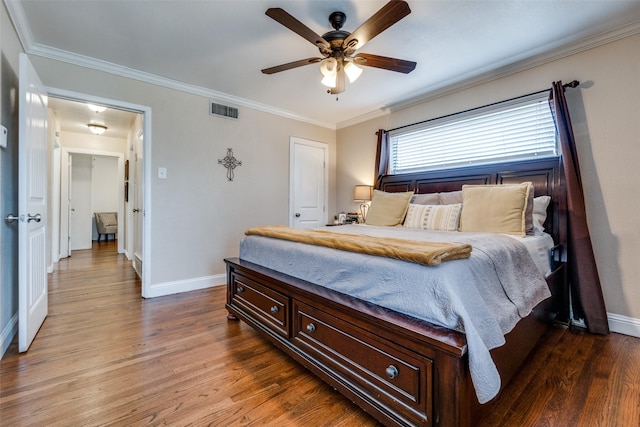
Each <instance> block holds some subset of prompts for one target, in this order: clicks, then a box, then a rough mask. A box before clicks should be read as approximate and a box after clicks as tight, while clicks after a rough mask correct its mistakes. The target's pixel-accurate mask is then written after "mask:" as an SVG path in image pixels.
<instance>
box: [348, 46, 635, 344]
mask: <svg viewBox="0 0 640 427" xmlns="http://www.w3.org/2000/svg"><path fill="white" fill-rule="evenodd" d="M638 76H640V35H635V36H632V37H627V38H624V39H621V40H618V41H616V42H612V43H609V44H605V45H602V46H599V47H597V48H594V49H591V50H588V51H584V52H581V53H577V54H574V55H572V56H569V57H566V58H563V59H558V60H556V61H553V62H551V63H547V64H545V65H541V66H538V67H535V68H532V69H529V70H526V71H523V72H520V73H517V74H513V75H511V76H508V77H504V78H500V79H497V80H495V81H492V82H489V83H485V84H481V85H478V86H475V87H472V88H469V89H467V90H461V91H459V92H455V93H451V94H449V95H446V96H441V97H439V98H437V99H433V100H431V101H427V102H423V103H421V104H419V105H415V106H412V107H409V108H406V109H404V110H400V111H396V112H393V113H392V114H390V115H389V116H385V117H381V118H378V119H374V120H371V121H368V122H365V123H361V124H358V125H354V126H351V127H348V128H345V129H341V130H339V131H338V133H337V139H338V149H337V152H338V154H337V157H338V163H337V167H338V170H337V180H338V183H339V186H338V188H337V206H338V208H339V209H343V210H346V209H349V208H350V207H351V206H353V201H352V200H351V198H352V197H353V196H352V192H353V186H354V185H355V184H360V183H369V182H372V181H373V164H374V161H375V146H376V142H375V141H376V139H375V138H376V137H375V135H374V132H375V131H376V130H377V129H378V128H384V129H391V128H394V127H397V126H401V125H405V124H410V123H415V122H418V121H421V120H425V119H430V118H435V117H439V116H442V115H446V114H450V113H455V112H458V111H463V110H466V109H469V108H473V107H477V106H481V105H486V104H489V103H492V102H496V101H500V100H503V99H508V98H512V97H515V96H519V95H523V94H526V93H530V92H534V91H537V90H541V89H544V88H547V87H550V86H551V82H553V81H557V80H562V81H563V82H569V81H571V80H574V79H577V80H579V81H580V82H581V83H582V85H581V86H580V88H579V89H568V90H567V92H566V95H567V102H568V103H569V108H570V113H571V118H572V121H573V128H574V133H575V137H576V141H577V146H578V156H579V160H580V167H581V172H582V180H583V185H584V193H585V202H586V206H587V217H588V224H589V229H590V232H591V238H592V240H593V246H594V251H595V255H596V262H597V266H598V270H599V274H600V279H601V282H602V286H603V293H604V297H605V302H606V306H607V311H608V312H609V313H610V324H612V319H613V324H612V327H613V328H614V330H619V331H621V332H627V333H632V334H635V335H638V336H640V263H639V262H638V254H639V253H640V221H638V212H640V186H639V185H638V183H637V181H638V180H637V176H638V171H637V167H638V164H640V84H638ZM625 328H626V329H625ZM623 329H624V330H623Z"/></svg>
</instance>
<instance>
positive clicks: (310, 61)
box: [262, 58, 322, 74]
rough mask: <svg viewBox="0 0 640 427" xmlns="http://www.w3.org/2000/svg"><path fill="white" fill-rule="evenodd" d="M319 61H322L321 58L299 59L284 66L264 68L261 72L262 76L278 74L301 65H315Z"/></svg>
mask: <svg viewBox="0 0 640 427" xmlns="http://www.w3.org/2000/svg"><path fill="white" fill-rule="evenodd" d="M320 61H322V58H307V59H300V60H299V61H293V62H288V63H286V64H282V65H276V66H275V67H271V68H265V69H264V70H262V72H263V73H264V74H274V73H279V72H280V71H285V70H290V69H292V68H298V67H302V66H303V65H309V64H315V63H317V62H320Z"/></svg>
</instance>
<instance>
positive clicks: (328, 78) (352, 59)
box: [262, 0, 416, 94]
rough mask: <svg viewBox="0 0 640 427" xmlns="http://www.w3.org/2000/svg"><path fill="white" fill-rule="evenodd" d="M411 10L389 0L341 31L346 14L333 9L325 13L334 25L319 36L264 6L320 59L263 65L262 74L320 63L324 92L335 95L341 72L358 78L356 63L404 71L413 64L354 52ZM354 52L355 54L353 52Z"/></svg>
mask: <svg viewBox="0 0 640 427" xmlns="http://www.w3.org/2000/svg"><path fill="white" fill-rule="evenodd" d="M410 13H411V9H409V5H408V4H407V2H406V1H396V0H392V1H390V2H389V3H387V4H386V5H384V6H383V7H382V8H381V9H380V10H378V11H377V12H376V13H375V14H374V15H373V16H371V17H370V18H369V19H368V20H367V21H366V22H365V23H364V24H362V25H360V26H359V27H358V28H357V29H356V30H355V31H354V32H352V33H349V32H347V31H343V30H341V28H342V26H343V25H344V23H345V21H346V20H347V16H346V15H345V14H344V13H343V12H333V13H332V14H331V15H329V22H330V23H331V26H332V27H333V28H334V30H333V31H329V32H327V33H325V34H323V35H322V36H319V35H318V34H316V33H315V32H314V31H313V30H311V29H310V28H309V27H307V26H306V25H304V24H303V23H302V22H300V21H298V20H297V19H296V18H294V17H293V16H291V15H290V14H289V13H287V12H286V11H285V10H284V9H281V8H279V7H277V8H270V9H267V11H266V12H265V14H266V15H267V16H269V17H270V18H272V19H274V20H275V21H277V22H279V23H280V24H282V25H284V26H285V27H287V28H288V29H290V30H291V31H293V32H294V33H296V34H298V35H299V36H301V37H303V38H305V39H307V40H308V41H310V42H311V43H313V44H314V45H315V46H316V47H317V48H318V49H319V50H320V54H321V55H322V56H323V58H307V59H301V60H298V61H294V62H289V63H286V64H282V65H277V66H275V67H270V68H265V69H264V70H262V72H263V73H264V74H274V73H279V72H280V71H285V70H290V69H292V68H297V67H302V66H303V65H309V64H316V63H318V62H319V63H320V71H321V72H322V75H323V76H324V77H323V79H322V84H324V85H325V86H327V87H329V89H328V90H327V93H330V94H338V93H342V92H344V88H345V86H344V85H345V74H346V76H347V78H348V79H349V81H350V82H353V81H355V79H357V78H358V76H359V75H360V73H362V69H361V68H359V67H358V65H365V66H367V67H375V68H382V69H385V70H390V71H396V72H399V73H405V74H408V73H410V72H411V71H413V70H414V68H416V63H415V62H412V61H405V60H403V59H396V58H389V57H387V56H378V55H372V54H370V53H358V54H355V51H356V50H358V49H360V48H361V47H362V46H364V45H365V44H366V43H367V42H368V41H369V40H371V39H373V38H374V37H375V36H377V35H378V34H380V33H381V32H383V31H384V30H386V29H387V28H389V27H390V26H392V25H393V24H395V23H396V22H398V21H400V20H401V19H402V18H404V17H405V16H407V15H408V14H410ZM354 54H355V55H354Z"/></svg>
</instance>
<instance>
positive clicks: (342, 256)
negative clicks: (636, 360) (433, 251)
mask: <svg viewBox="0 0 640 427" xmlns="http://www.w3.org/2000/svg"><path fill="white" fill-rule="evenodd" d="M331 231H333V232H339V233H351V234H366V235H370V236H378V237H396V238H402V239H410V240H418V241H439V242H459V243H469V244H471V245H472V247H473V251H472V253H471V257H470V258H469V259H465V260H456V261H448V262H444V263H442V264H441V265H439V266H437V267H425V266H422V265H418V264H412V263H409V262H404V261H398V260H393V259H389V258H382V257H376V256H371V255H362V254H357V253H352V252H346V251H338V250H335V249H329V248H325V247H319V246H312V245H306V244H302V243H293V242H289V241H284V240H278V239H272V238H268V237H261V236H247V237H245V238H244V239H243V241H242V243H241V245H240V258H241V259H244V260H247V261H250V262H253V263H255V264H259V265H262V266H265V267H268V268H271V269H273V270H276V271H279V272H282V273H286V274H288V275H290V276H293V277H297V278H300V279H304V280H306V281H309V282H312V283H315V284H318V285H322V286H325V287H327V288H330V289H333V290H336V291H338V292H342V293H345V294H349V295H352V296H355V297H357V298H360V299H363V300H365V301H369V302H372V303H374V304H377V305H380V306H383V307H386V308H389V309H392V310H395V311H398V312H401V313H404V314H408V315H410V316H414V317H417V318H420V319H424V320H427V321H429V322H431V323H434V324H438V325H441V326H445V327H447V328H450V329H455V330H458V331H460V332H464V333H465V334H466V337H467V346H468V353H469V366H470V372H471V377H472V380H473V384H474V387H475V390H476V394H477V396H478V400H479V402H480V403H485V402H487V401H489V400H491V399H492V398H493V397H495V395H496V394H497V393H498V391H499V390H500V375H499V374H498V371H497V369H496V366H495V364H494V363H493V360H492V359H491V356H490V353H489V350H491V349H493V348H496V347H499V346H501V345H503V344H504V342H505V340H504V335H505V334H506V333H508V332H509V331H510V330H511V329H513V327H514V326H515V325H516V323H517V322H518V321H519V320H520V318H522V317H525V316H527V315H528V314H529V313H530V312H531V309H532V308H533V307H535V305H537V304H538V303H539V302H541V301H542V300H544V299H546V298H548V297H549V296H550V295H551V294H550V292H549V289H548V287H547V284H546V282H545V280H544V276H543V274H542V273H541V272H540V271H539V269H538V267H536V263H535V262H534V261H533V259H532V257H531V256H530V254H529V253H528V251H527V249H526V248H525V246H524V245H523V244H522V243H520V242H518V240H516V239H512V238H510V237H508V236H505V235H500V234H487V233H458V232H454V233H450V232H438V231H433V232H432V231H424V230H412V229H406V228H402V227H374V226H366V225H345V226H340V227H331Z"/></svg>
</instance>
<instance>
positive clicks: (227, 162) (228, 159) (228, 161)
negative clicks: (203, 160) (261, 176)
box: [218, 148, 242, 181]
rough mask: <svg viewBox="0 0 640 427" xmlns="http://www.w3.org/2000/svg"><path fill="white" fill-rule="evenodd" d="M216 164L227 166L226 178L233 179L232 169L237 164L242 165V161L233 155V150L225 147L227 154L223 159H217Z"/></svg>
mask: <svg viewBox="0 0 640 427" xmlns="http://www.w3.org/2000/svg"><path fill="white" fill-rule="evenodd" d="M218 164H220V165H222V166H224V167H225V168H227V179H228V180H229V181H233V170H234V169H235V168H236V167H237V166H242V162H241V161H240V160H238V159H236V158H235V157H233V150H232V149H231V148H227V155H226V156H225V158H224V159H218Z"/></svg>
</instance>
